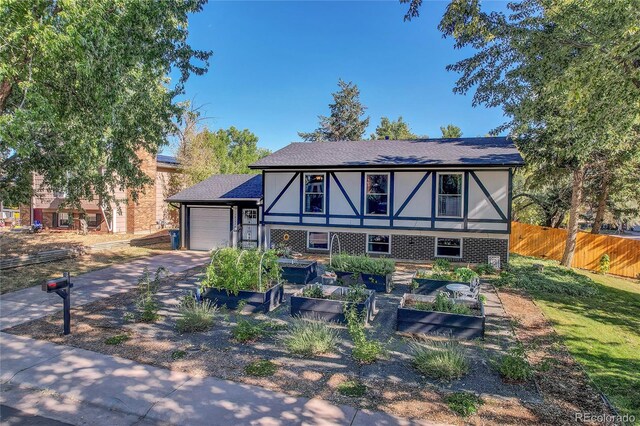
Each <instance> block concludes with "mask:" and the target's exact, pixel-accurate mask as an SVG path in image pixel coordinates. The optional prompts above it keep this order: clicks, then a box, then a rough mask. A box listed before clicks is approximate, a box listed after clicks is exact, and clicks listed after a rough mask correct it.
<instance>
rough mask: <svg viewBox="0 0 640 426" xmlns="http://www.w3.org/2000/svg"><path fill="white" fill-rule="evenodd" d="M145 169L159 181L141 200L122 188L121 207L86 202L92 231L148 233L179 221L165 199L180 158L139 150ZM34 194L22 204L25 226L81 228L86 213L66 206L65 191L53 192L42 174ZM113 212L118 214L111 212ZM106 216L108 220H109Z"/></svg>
mask: <svg viewBox="0 0 640 426" xmlns="http://www.w3.org/2000/svg"><path fill="white" fill-rule="evenodd" d="M138 155H139V157H140V158H141V160H142V165H141V168H142V170H143V171H144V172H145V173H146V174H147V175H148V176H149V177H150V178H151V179H152V180H153V181H154V182H155V183H154V185H153V186H151V187H149V188H146V189H145V192H144V193H141V194H140V196H139V198H138V202H137V203H134V202H133V201H131V200H129V199H128V198H129V197H128V191H127V190H121V191H118V192H117V193H116V198H117V199H118V200H119V201H121V202H120V209H119V210H118V209H117V208H116V206H115V204H114V205H112V206H110V207H111V209H104V210H103V209H101V208H100V206H99V205H98V202H97V200H94V201H83V202H82V203H81V206H82V208H83V209H84V211H85V213H84V214H85V218H86V220H87V225H88V227H89V229H90V230H99V231H105V232H114V233H115V232H118V233H125V232H126V233H136V234H138V233H148V232H153V231H155V230H157V229H160V228H164V227H166V226H170V225H171V224H172V223H174V222H177V211H176V213H174V214H172V213H171V210H170V208H169V205H168V204H167V203H166V202H165V201H164V200H165V198H167V196H168V195H169V179H170V177H171V175H172V174H173V173H177V169H178V161H177V160H176V158H175V157H171V156H167V155H157V156H152V155H150V154H148V153H139V154H138ZM33 188H34V194H35V195H34V196H33V197H32V198H31V202H30V203H29V204H23V205H21V206H20V221H21V225H23V226H29V225H31V224H32V223H33V222H34V221H36V220H37V221H40V223H42V224H43V225H44V226H45V227H46V228H49V229H77V228H78V227H79V219H80V217H81V215H82V213H81V212H80V210H77V209H71V208H63V209H60V206H61V203H62V202H63V201H64V198H65V194H64V193H59V192H52V191H50V190H47V189H45V188H44V187H43V178H42V176H39V175H35V176H34V177H33ZM109 211H113V212H114V214H111V213H109ZM105 216H107V219H106V220H105Z"/></svg>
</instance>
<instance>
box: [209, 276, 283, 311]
mask: <svg viewBox="0 0 640 426" xmlns="http://www.w3.org/2000/svg"><path fill="white" fill-rule="evenodd" d="M202 297H203V298H204V299H209V300H211V301H212V302H213V303H215V304H216V305H218V306H222V305H224V306H226V307H227V308H229V309H238V307H240V308H241V309H240V311H241V312H248V313H252V312H265V313H266V312H269V311H272V310H274V309H275V308H277V307H278V306H280V304H281V303H282V301H283V299H284V285H283V284H282V283H279V284H276V285H274V286H273V287H271V288H269V289H268V290H266V291H251V290H240V291H238V294H237V295H234V294H229V293H227V290H226V289H221V288H207V289H205V290H204V291H203V293H202Z"/></svg>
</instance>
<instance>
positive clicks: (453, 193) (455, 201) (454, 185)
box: [438, 173, 462, 217]
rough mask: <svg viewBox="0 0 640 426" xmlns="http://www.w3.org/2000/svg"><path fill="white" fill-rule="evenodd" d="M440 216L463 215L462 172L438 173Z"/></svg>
mask: <svg viewBox="0 0 640 426" xmlns="http://www.w3.org/2000/svg"><path fill="white" fill-rule="evenodd" d="M438 216H440V217H462V173H438Z"/></svg>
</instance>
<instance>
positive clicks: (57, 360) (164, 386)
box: [0, 333, 432, 426]
mask: <svg viewBox="0 0 640 426" xmlns="http://www.w3.org/2000/svg"><path fill="white" fill-rule="evenodd" d="M0 342H2V357H1V359H0V381H1V382H2V383H3V385H4V387H6V386H7V385H9V387H11V386H15V387H18V388H19V389H21V390H23V391H24V389H32V390H35V389H38V390H46V391H47V392H48V393H49V394H51V393H53V394H54V395H57V396H58V397H59V398H62V399H66V400H68V401H76V402H80V403H83V404H85V405H84V410H87V409H89V408H91V407H92V409H93V410H94V411H96V407H98V408H102V409H103V412H102V413H101V414H100V415H95V417H94V418H93V419H92V421H91V423H92V424H93V425H94V426H97V425H99V424H105V425H109V426H113V425H115V424H138V423H140V422H143V423H145V424H158V423H160V424H177V425H182V424H189V425H298V424H310V425H311V424H312V425H373V424H375V425H409V424H424V425H426V424H432V423H428V422H419V423H415V422H409V421H406V420H403V419H400V418H397V417H394V416H391V415H388V414H384V413H377V412H370V411H365V410H357V409H355V408H353V407H348V406H337V405H333V404H330V403H328V402H326V401H323V400H319V399H306V398H296V397H292V396H288V395H286V394H283V393H279V392H273V391H269V390H266V389H262V388H260V387H256V386H250V385H245V384H239V383H234V382H231V381H226V380H220V379H216V378H213V377H195V376H191V375H188V374H185V373H181V372H175V371H170V370H166V369H162V368H157V367H153V366H149V365H142V364H138V363H136V362H134V361H130V360H127V359H123V358H119V357H114V356H109V355H104V354H100V353H96V352H91V351H87V350H84V349H78V348H71V347H67V346H60V345H55V344H53V343H49V342H43V341H37V340H33V339H30V338H27V337H21V336H14V335H11V334H7V333H0ZM7 395H10V394H7ZM28 395H31V396H30V398H34V397H33V393H32V394H28ZM7 399H8V398H7V397H5V392H4V390H3V393H2V394H0V402H2V403H3V404H6V405H9V406H15V407H16V408H19V409H24V408H28V407H30V406H31V407H32V404H33V401H31V402H28V403H23V402H21V401H16V398H14V400H13V401H10V400H7ZM21 404H22V405H21ZM55 406H56V405H55V404H53V403H51V402H50V403H49V404H48V407H49V411H46V412H42V411H41V412H35V413H33V411H32V413H33V414H38V415H43V414H46V415H48V416H50V417H52V418H56V417H57V416H52V411H51V410H52V407H55ZM88 407H89V408H88ZM104 409H106V410H108V412H104ZM60 411H61V413H60V414H65V415H66V416H61V417H59V416H58V418H59V419H60V420H63V421H67V422H68V421H69V414H73V415H77V416H79V417H82V418H83V419H84V420H83V421H82V422H78V423H75V424H85V422H86V420H88V419H86V415H84V416H83V415H81V411H82V409H81V408H79V407H78V405H77V404H76V406H73V405H71V404H69V403H67V404H60ZM73 411H77V413H76V412H73ZM105 413H106V414H105ZM73 418H74V417H72V419H73ZM114 419H117V421H115V422H114ZM72 423H74V422H72Z"/></svg>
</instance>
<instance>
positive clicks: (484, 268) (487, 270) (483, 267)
mask: <svg viewBox="0 0 640 426" xmlns="http://www.w3.org/2000/svg"><path fill="white" fill-rule="evenodd" d="M476 272H477V273H478V275H493V274H495V273H496V268H494V267H493V265H490V264H489V263H479V264H478V265H477V266H476Z"/></svg>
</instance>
